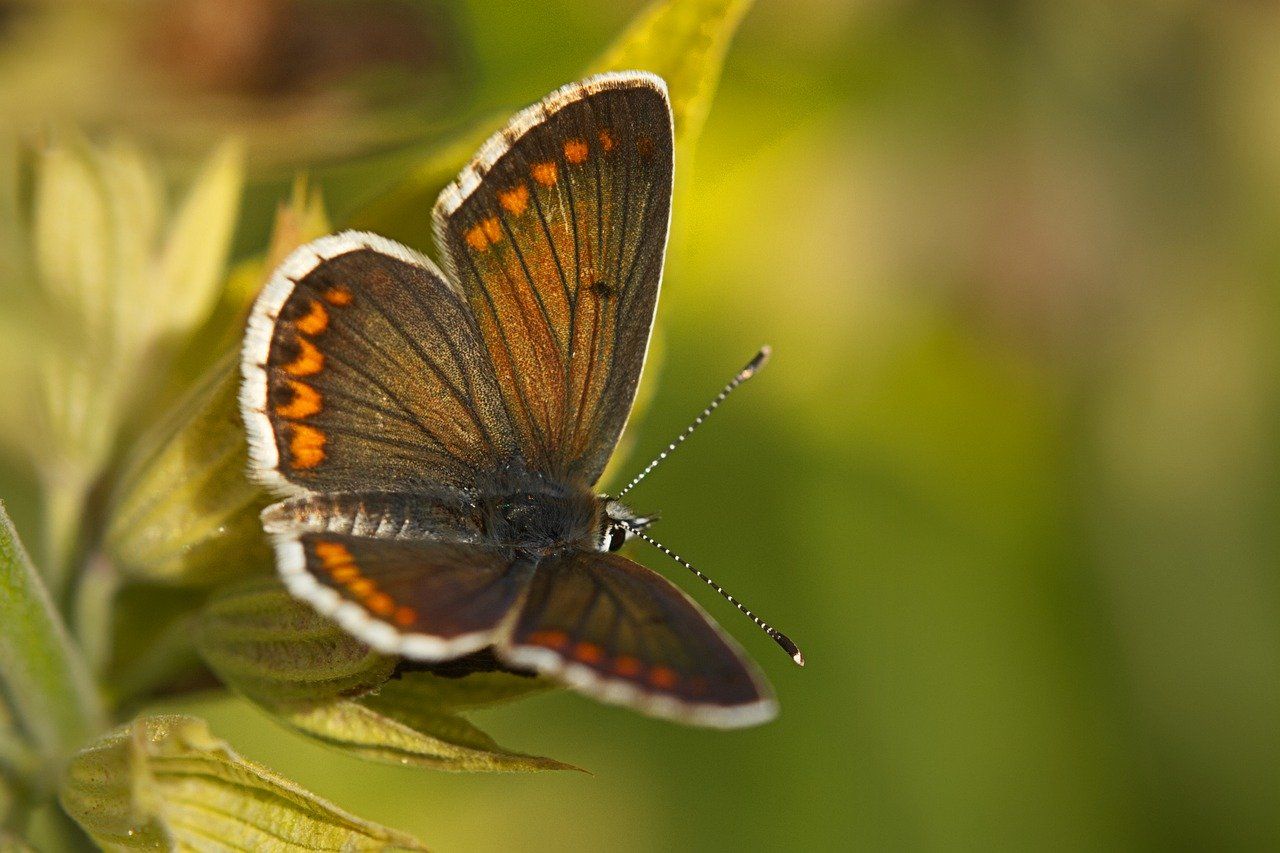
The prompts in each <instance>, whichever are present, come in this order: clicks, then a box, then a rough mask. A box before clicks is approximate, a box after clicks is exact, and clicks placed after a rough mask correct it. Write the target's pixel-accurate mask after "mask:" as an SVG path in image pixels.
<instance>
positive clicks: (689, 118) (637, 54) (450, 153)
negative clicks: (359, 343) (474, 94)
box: [349, 0, 751, 250]
mask: <svg viewBox="0 0 1280 853" xmlns="http://www.w3.org/2000/svg"><path fill="white" fill-rule="evenodd" d="M750 7H751V0H664V2H658V3H654V4H653V5H651V6H649V7H648V8H647V9H645V10H644V11H643V12H641V13H640V14H639V15H637V16H636V18H635V19H634V20H633V21H632V22H631V24H629V25H628V26H627V28H626V29H625V30H624V31H623V33H622V35H621V36H620V37H619V38H618V39H617V40H616V41H615V42H614V43H613V45H611V46H610V47H609V48H607V49H606V50H605V51H604V53H603V54H601V56H600V57H599V58H598V59H596V60H595V61H594V62H592V63H591V65H590V66H589V68H588V70H587V73H589V74H595V73H597V72H600V71H610V70H613V71H618V70H642V71H651V72H653V73H654V74H657V75H658V76H660V77H662V78H663V79H665V80H666V81H667V87H668V91H669V93H670V95H671V107H672V112H673V113H674V115H675V123H676V144H677V145H678V146H679V148H680V154H681V155H682V156H688V155H690V154H691V153H692V150H693V147H694V145H695V143H696V142H697V138H698V135H699V134H700V133H701V132H702V125H703V121H704V120H705V118H706V115H707V110H708V109H710V106H711V100H712V98H713V96H714V95H715V89H716V84H717V83H718V82H719V80H720V69H721V67H722V65H723V64H724V56H725V52H726V51H727V50H728V47H729V42H730V41H731V40H732V38H733V34H734V33H735V32H736V31H737V28H738V24H739V23H740V22H741V20H742V17H743V16H744V15H745V14H746V12H747V10H748V9H749V8H750ZM540 94H543V93H537V92H532V93H530V99H533V98H535V97H538V96H539V95H540ZM508 118H509V116H508V115H507V114H505V113H504V114H502V115H497V116H493V117H491V118H490V119H489V120H487V121H485V122H482V123H481V124H480V125H479V126H478V127H476V128H474V129H472V130H469V131H467V132H465V133H463V134H461V135H460V136H458V137H457V138H456V139H455V140H454V141H453V142H450V143H448V144H447V145H444V146H442V147H440V148H438V149H436V150H435V151H434V153H432V154H430V155H428V156H427V157H426V158H425V159H424V160H423V161H422V162H421V163H420V164H419V165H418V166H416V167H414V168H412V169H411V170H409V172H408V174H407V175H405V177H404V178H403V179H402V180H400V181H399V182H397V183H396V184H394V185H392V186H391V187H389V188H388V189H387V190H386V191H384V192H383V193H381V194H380V195H378V196H376V197H375V198H373V199H372V200H371V201H370V202H369V203H368V204H366V205H365V206H364V207H363V208H362V209H361V210H359V211H357V212H356V213H355V214H354V215H353V216H352V217H351V220H350V223H349V224H350V226H351V227H354V228H363V229H367V230H370V231H376V232H378V233H379V234H384V235H386V236H388V237H392V238H394V239H397V240H403V241H405V242H407V243H409V244H410V245H412V246H414V247H416V248H419V249H424V250H425V249H428V248H429V247H430V244H431V234H430V232H431V222H430V219H431V217H430V216H428V215H426V212H428V211H430V210H431V208H432V206H433V205H434V204H435V200H436V196H437V195H439V194H440V190H441V189H443V188H444V185H445V184H447V183H448V182H449V181H451V180H453V178H454V177H455V176H456V175H457V174H458V170H460V169H461V168H462V166H463V165H464V164H465V163H466V162H467V160H468V159H469V158H470V157H471V156H472V155H473V154H475V151H476V149H477V148H478V147H479V146H480V144H481V143H483V142H484V140H485V139H487V138H488V137H489V136H490V134H492V133H493V132H495V131H496V130H498V128H500V127H502V126H503V124H505V123H506V121H507V119H508Z"/></svg>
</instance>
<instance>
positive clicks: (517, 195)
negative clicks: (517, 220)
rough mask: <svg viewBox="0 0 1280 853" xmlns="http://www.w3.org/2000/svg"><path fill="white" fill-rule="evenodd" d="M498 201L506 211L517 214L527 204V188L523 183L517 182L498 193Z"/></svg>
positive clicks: (523, 210)
mask: <svg viewBox="0 0 1280 853" xmlns="http://www.w3.org/2000/svg"><path fill="white" fill-rule="evenodd" d="M498 203H499V204H501V205H502V209H503V210H505V211H507V213H510V214H511V215H513V216H519V215H520V214H522V213H524V212H525V209H526V208H528V206H529V188H528V187H527V186H525V185H524V184H517V185H516V186H514V187H512V188H511V189H509V190H503V191H502V192H500V193H498Z"/></svg>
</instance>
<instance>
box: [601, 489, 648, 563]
mask: <svg viewBox="0 0 1280 853" xmlns="http://www.w3.org/2000/svg"><path fill="white" fill-rule="evenodd" d="M600 499H601V500H602V501H604V519H603V522H602V529H601V531H600V544H599V545H598V546H597V548H598V549H599V550H601V551H617V550H618V549H619V548H621V547H622V546H623V545H625V544H626V543H627V540H628V539H630V538H631V537H633V536H635V535H636V533H637V532H638V531H641V530H644V529H645V528H647V527H648V526H649V525H651V524H653V523H654V522H655V521H657V520H658V517H657V516H656V515H639V514H637V513H636V512H635V510H633V509H631V507H629V506H627V505H626V504H624V503H622V501H619V500H617V499H615V498H611V497H609V496H608V495H601V496H600Z"/></svg>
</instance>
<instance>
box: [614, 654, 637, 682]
mask: <svg viewBox="0 0 1280 853" xmlns="http://www.w3.org/2000/svg"><path fill="white" fill-rule="evenodd" d="M642 668H643V665H642V664H641V663H640V660H639V658H633V657H631V656H630V655H622V656H621V657H619V658H618V659H617V660H615V661H614V662H613V671H614V672H616V673H617V674H618V675H621V676H622V677H623V678H634V677H635V676H637V675H639V674H640V670H641V669H642Z"/></svg>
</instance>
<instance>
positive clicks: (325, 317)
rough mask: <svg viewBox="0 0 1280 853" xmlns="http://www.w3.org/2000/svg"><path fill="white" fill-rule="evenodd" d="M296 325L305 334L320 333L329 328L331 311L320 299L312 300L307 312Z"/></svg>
mask: <svg viewBox="0 0 1280 853" xmlns="http://www.w3.org/2000/svg"><path fill="white" fill-rule="evenodd" d="M294 325H295V326H297V327H298V331H300V332H302V333H303V334H304V335H318V334H320V333H321V332H323V331H324V330H325V329H327V328H329V312H328V311H326V310H325V307H324V306H323V305H321V304H320V303H319V302H318V301H316V300H312V302H311V307H310V308H308V309H307V313H306V314H303V315H302V316H301V317H299V318H298V319H297V320H296V321H295V322H294Z"/></svg>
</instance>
